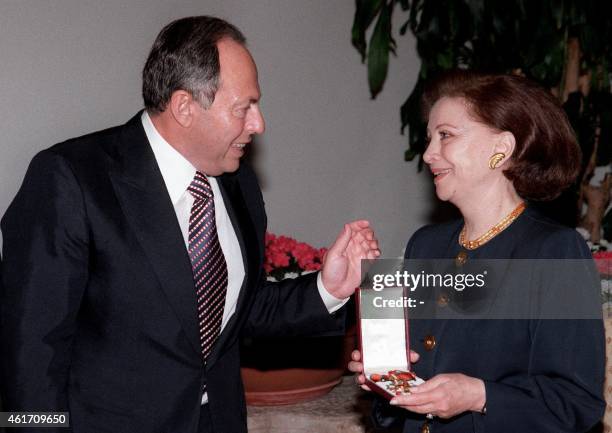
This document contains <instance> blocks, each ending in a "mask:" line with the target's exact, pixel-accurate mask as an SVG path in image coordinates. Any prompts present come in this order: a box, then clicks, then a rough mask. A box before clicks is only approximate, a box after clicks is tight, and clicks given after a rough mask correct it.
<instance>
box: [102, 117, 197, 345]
mask: <svg viewBox="0 0 612 433" xmlns="http://www.w3.org/2000/svg"><path fill="white" fill-rule="evenodd" d="M117 153H118V155H119V157H118V164H117V167H116V170H114V171H112V172H111V173H110V176H111V179H112V182H113V186H114V188H115V192H116V194H117V197H118V198H119V202H120V203H121V207H122V209H123V211H124V213H125V215H126V218H127V219H128V221H129V222H130V225H131V227H132V230H133V231H134V233H135V234H136V237H137V238H138V240H139V242H140V244H141V246H142V249H143V250H144V253H145V254H146V256H147V258H148V260H149V261H150V263H151V264H152V266H153V269H154V271H155V274H156V275H157V278H158V280H159V282H160V284H161V288H162V289H163V291H164V292H165V294H166V296H167V298H168V303H169V304H170V305H171V306H172V308H173V310H174V312H175V313H176V315H177V318H178V320H179V321H180V322H181V324H182V327H183V329H184V331H185V334H186V335H187V338H188V339H189V341H190V342H191V344H192V346H193V348H194V350H196V352H197V353H200V343H199V339H198V327H197V321H196V317H197V312H196V296H195V289H194V283H193V274H192V270H191V263H190V261H189V256H188V255H187V251H186V249H185V243H184V240H183V236H182V234H181V230H180V227H179V225H178V221H177V219H176V213H175V212H174V207H173V206H172V202H171V201H170V197H169V195H168V191H167V189H166V185H165V184H164V180H163V177H162V175H161V172H160V170H159V167H158V165H157V162H156V161H155V156H154V154H153V151H152V150H151V147H150V145H149V143H148V141H147V138H146V134H145V132H144V128H143V127H142V123H141V120H140V113H139V114H138V115H137V116H135V117H134V118H133V119H132V120H130V121H129V122H128V123H127V124H126V125H125V127H124V131H123V133H122V136H121V140H120V143H119V148H118V149H117ZM137 271H138V270H135V272H137Z"/></svg>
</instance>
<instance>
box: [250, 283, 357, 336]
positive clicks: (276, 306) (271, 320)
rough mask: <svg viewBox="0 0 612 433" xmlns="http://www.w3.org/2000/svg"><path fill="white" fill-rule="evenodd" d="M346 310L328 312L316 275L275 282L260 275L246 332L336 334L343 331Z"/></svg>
mask: <svg viewBox="0 0 612 433" xmlns="http://www.w3.org/2000/svg"><path fill="white" fill-rule="evenodd" d="M345 310H346V309H345V308H341V309H340V310H338V311H336V312H334V313H331V314H330V313H329V311H328V310H327V308H326V307H325V304H324V302H323V299H321V295H320V294H319V290H318V288H317V274H316V273H313V274H309V275H304V276H301V277H298V278H296V279H288V280H283V281H281V282H278V283H277V282H268V281H266V280H265V277H263V276H262V278H261V280H260V284H259V287H258V288H257V294H256V296H255V300H254V302H253V305H252V308H251V310H250V313H249V316H248V320H247V324H246V327H245V333H246V334H247V335H249V336H253V337H295V336H312V337H314V336H333V335H339V334H342V333H343V332H344V324H345V318H346V312H345Z"/></svg>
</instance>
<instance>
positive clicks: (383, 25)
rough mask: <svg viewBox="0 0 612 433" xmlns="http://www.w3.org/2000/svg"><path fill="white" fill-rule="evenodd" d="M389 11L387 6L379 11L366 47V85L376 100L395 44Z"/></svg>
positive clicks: (385, 76) (389, 8)
mask: <svg viewBox="0 0 612 433" xmlns="http://www.w3.org/2000/svg"><path fill="white" fill-rule="evenodd" d="M391 9H392V7H391V6H389V5H387V4H385V5H384V6H383V8H382V9H381V11H380V15H379V16H378V21H377V22H376V27H374V32H373V33H372V37H371V38H370V46H369V47H368V56H367V61H368V83H369V85H370V93H371V95H372V99H374V98H376V95H378V93H379V92H380V91H381V90H382V86H383V84H384V83H385V80H386V78H387V70H388V69H389V51H393V47H394V44H395V42H394V41H393V38H392V37H391Z"/></svg>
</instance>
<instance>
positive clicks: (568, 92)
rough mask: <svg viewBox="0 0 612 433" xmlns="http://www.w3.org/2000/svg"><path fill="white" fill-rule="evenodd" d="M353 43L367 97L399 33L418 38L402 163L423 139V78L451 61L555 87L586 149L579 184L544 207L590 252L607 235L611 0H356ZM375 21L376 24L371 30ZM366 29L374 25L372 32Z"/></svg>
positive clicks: (378, 84) (611, 234)
mask: <svg viewBox="0 0 612 433" xmlns="http://www.w3.org/2000/svg"><path fill="white" fill-rule="evenodd" d="M355 4H356V9H355V16H354V21H353V27H352V43H353V45H354V47H355V48H356V49H357V51H358V52H359V53H360V54H361V56H362V60H363V61H364V62H367V67H368V83H369V87H370V92H371V94H372V98H375V97H376V95H377V94H378V93H379V92H380V91H381V90H382V88H383V85H384V82H385V79H386V76H387V70H388V68H389V57H390V54H393V53H394V52H395V45H396V43H395V37H396V34H397V33H396V32H395V31H394V29H393V27H392V23H393V19H392V18H393V16H394V14H397V13H401V14H403V16H404V17H405V21H404V23H403V25H402V26H401V27H400V29H399V32H398V33H399V35H404V34H406V32H408V30H410V31H411V32H412V34H413V35H414V36H415V38H416V43H417V52H418V55H419V58H420V60H421V67H420V71H419V76H418V79H417V82H416V83H415V86H414V88H413V89H412V92H411V93H410V95H407V98H406V101H405V102H404V104H403V105H402V107H401V109H400V118H401V130H402V131H404V129H405V128H406V127H408V149H407V150H406V153H405V159H406V160H412V159H414V158H415V157H419V167H420V166H421V164H422V160H421V159H420V155H422V153H423V150H424V146H425V135H426V134H425V125H424V123H423V120H422V117H421V113H420V98H421V94H422V90H423V84H424V82H425V81H426V80H428V79H430V78H431V77H433V76H434V75H436V74H437V73H439V72H441V71H444V70H447V69H452V68H470V69H476V70H484V71H490V72H504V73H515V74H522V75H526V76H528V77H529V78H531V79H534V80H535V81H538V82H539V83H541V84H542V85H544V86H545V87H547V88H549V89H550V91H551V92H552V93H554V94H555V95H556V96H557V97H558V98H559V101H560V102H561V103H563V104H564V106H565V109H566V112H567V114H568V116H569V118H570V121H571V123H572V125H573V126H574V129H575V130H576V133H577V136H578V141H579V143H580V145H581V147H582V151H583V155H584V158H583V161H582V162H583V172H582V175H581V176H580V178H579V181H578V182H577V184H576V185H575V186H574V187H573V188H572V189H571V190H570V191H568V192H566V193H565V194H564V195H563V196H562V197H561V198H560V199H559V200H557V201H555V202H554V203H552V204H550V205H548V206H547V210H548V211H549V213H550V214H551V216H553V217H556V218H558V219H560V220H561V221H562V222H564V223H567V224H569V225H574V226H576V225H579V226H580V227H582V229H581V232H582V234H583V235H584V236H585V238H586V239H587V240H588V241H590V242H591V245H592V248H593V250H594V251H597V250H601V249H604V250H605V249H606V248H608V247H609V246H610V245H609V242H612V208H611V207H610V184H611V182H612V179H611V178H612V174H611V159H612V94H611V93H610V82H611V80H612V76H611V72H612V20H611V19H610V17H611V16H612V2H605V1H598V0H549V1H548V0H542V1H526V0H506V1H503V2H502V1H493V0H489V1H486V0H356V1H355ZM372 26H373V29H370V28H371V27H372ZM368 29H370V30H371V32H370V33H369V39H368V40H367V36H368Z"/></svg>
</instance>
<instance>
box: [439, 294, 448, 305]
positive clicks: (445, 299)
mask: <svg viewBox="0 0 612 433" xmlns="http://www.w3.org/2000/svg"><path fill="white" fill-rule="evenodd" d="M449 301H450V296H448V294H447V293H440V295H439V296H438V305H439V306H440V307H446V306H447V305H448V303H449Z"/></svg>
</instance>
